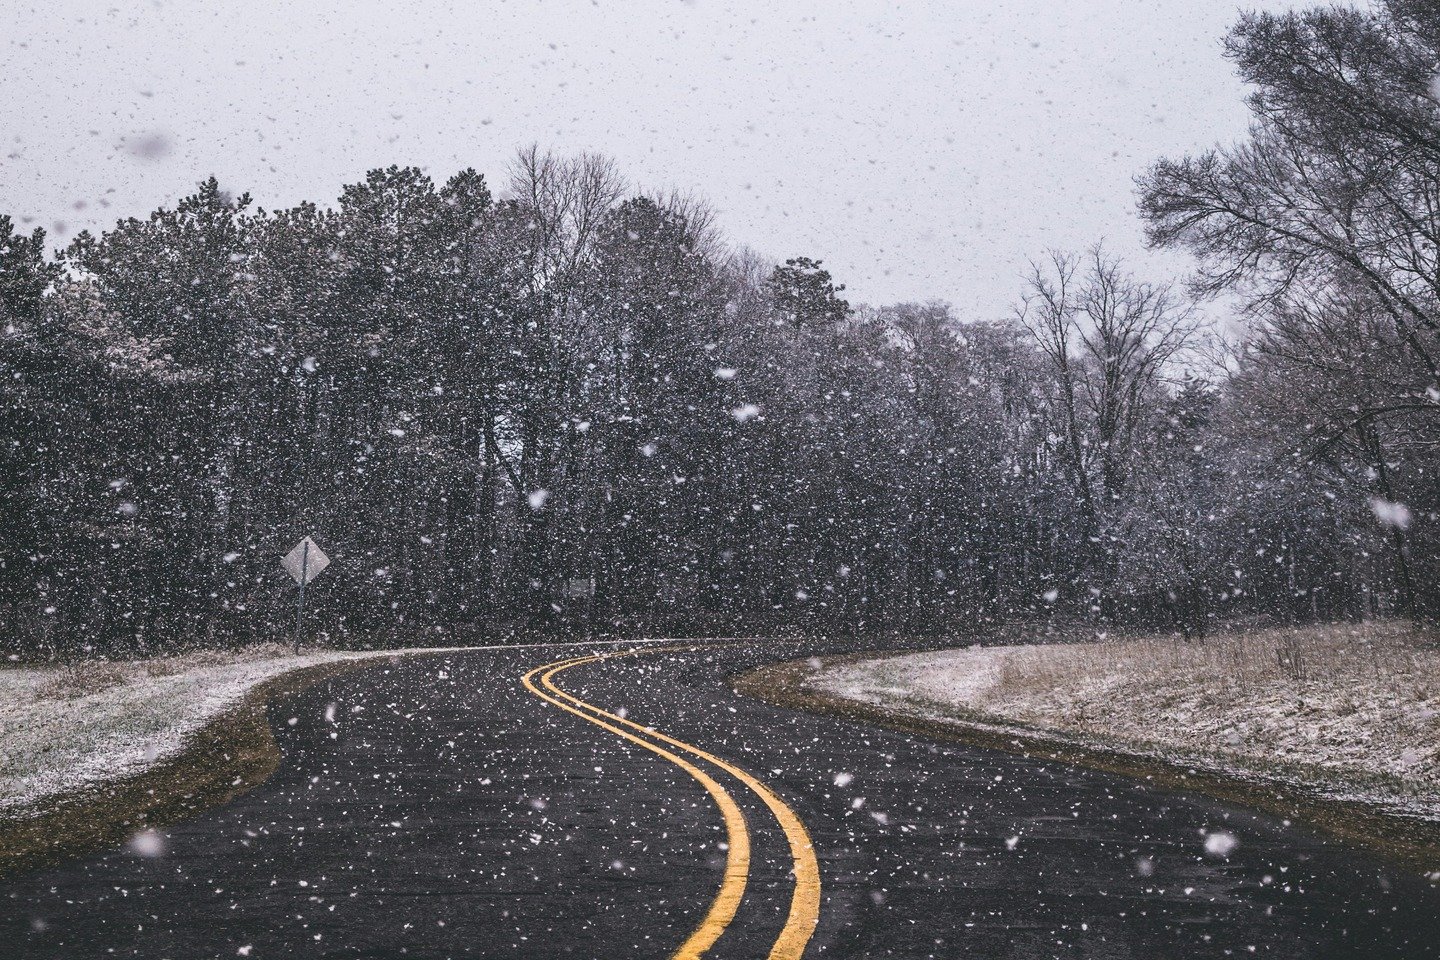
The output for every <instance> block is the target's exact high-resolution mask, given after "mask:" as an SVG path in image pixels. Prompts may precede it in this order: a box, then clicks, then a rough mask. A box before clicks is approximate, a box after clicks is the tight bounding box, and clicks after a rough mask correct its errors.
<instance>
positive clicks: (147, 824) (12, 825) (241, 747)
mask: <svg viewBox="0 0 1440 960" xmlns="http://www.w3.org/2000/svg"><path fill="white" fill-rule="evenodd" d="M381 662H383V658H382V657H374V658H365V659H356V660H341V661H334V662H330V663H322V664H314V665H311V666H306V667H301V668H298V669H296V670H293V671H290V672H288V673H284V674H281V675H279V676H276V677H272V678H271V679H269V680H266V681H263V682H262V683H259V684H257V685H256V686H255V687H254V688H253V689H251V690H250V691H248V692H247V693H246V694H245V695H244V697H243V698H242V699H241V700H240V702H239V703H238V704H237V705H236V706H234V707H232V708H230V709H228V710H226V711H225V712H223V713H221V714H220V715H218V716H216V717H214V718H213V719H211V720H210V721H209V722H207V723H206V724H205V725H204V726H202V727H201V728H200V729H199V730H197V731H196V732H195V733H194V734H193V735H192V736H190V737H189V738H188V739H187V741H186V743H185V746H184V748H183V749H182V750H181V752H179V753H177V754H175V755H173V756H169V757H166V758H164V759H162V760H160V761H158V762H156V763H155V764H154V765H153V766H151V767H149V768H148V769H146V770H144V771H143V772H141V773H138V774H135V775H133V776H129V777H124V778H121V779H118V780H115V781H111V782H107V783H104V784H100V785H95V786H91V787H87V788H85V789H82V790H78V791H74V792H68V793H64V794H60V795H57V796H53V797H48V798H46V799H44V800H43V801H41V802H40V803H39V804H38V805H37V806H36V807H35V808H33V809H30V810H27V811H25V812H24V814H23V815H20V816H11V817H5V818H0V877H3V876H6V875H8V874H12V873H18V872H20V871H22V870H31V869H35V868H38V867H42V866H46V865H48V864H51V863H55V862H58V861H60V860H63V859H65V858H67V857H72V856H76V855H80V854H85V853H89V852H92V851H95V850H101V849H104V848H106V847H114V846H118V845H119V844H121V843H123V842H124V841H125V840H127V839H129V838H130V837H132V836H134V835H135V834H136V833H138V832H140V831H141V830H145V829H147V828H158V827H163V826H165V825H166V824H170V823H174V822H175V821H177V820H181V819H183V818H185V817H190V816H194V815H195V814H197V813H200V812H202V811H204V810H207V809H209V808H211V807H215V806H219V805H220V804H223V803H225V802H227V801H228V800H230V799H231V798H233V797H236V796H238V795H240V794H242V793H244V792H245V791H247V790H249V789H251V788H252V787H254V786H256V785H257V784H260V783H263V782H264V781H265V780H266V779H267V778H269V776H270V775H271V774H273V773H274V772H275V770H276V768H277V767H278V765H279V762H280V752H279V749H278V747H277V746H276V743H275V738H274V736H273V735H272V733H271V730H270V723H269V720H268V718H267V716H266V708H267V706H268V705H269V704H270V703H271V702H273V701H275V700H278V699H280V698H282V697H286V696H289V695H292V694H295V693H298V692H300V691H301V690H304V689H305V688H306V687H309V686H311V685H313V684H316V683H319V682H321V681H322V680H326V679H328V678H330V677H334V676H338V675H339V674H342V673H345V672H348V671H351V670H355V669H359V668H361V667H365V666H373V665H375V664H377V663H381Z"/></svg>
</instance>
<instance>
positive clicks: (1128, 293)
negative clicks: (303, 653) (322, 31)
mask: <svg viewBox="0 0 1440 960" xmlns="http://www.w3.org/2000/svg"><path fill="white" fill-rule="evenodd" d="M1225 55H1226V56H1227V57H1228V58H1229V60H1230V61H1231V63H1232V64H1233V66H1234V68H1235V69H1236V70H1237V71H1238V72H1239V74H1240V76H1241V77H1242V78H1243V79H1244V81H1245V82H1246V84H1247V85H1248V88H1249V90H1250V96H1249V100H1248V104H1249V108H1250V111H1251V115H1252V125H1251V130H1250V134H1249V136H1248V137H1247V138H1246V139H1244V140H1243V141H1242V142H1238V143H1235V144H1231V145H1227V146H1222V147H1217V148H1215V149H1213V150H1210V151H1206V152H1201V153H1197V154H1193V155H1189V156H1182V157H1174V158H1166V159H1161V160H1158V161H1157V162H1155V163H1154V164H1153V165H1151V166H1150V167H1149V168H1148V169H1145V170H1142V171H1138V172H1137V173H1138V176H1137V180H1136V183H1137V195H1138V204H1139V212H1140V215H1141V217H1142V218H1143V220H1144V222H1145V225H1146V228H1147V231H1148V239H1149V242H1150V243H1151V244H1152V245H1154V246H1155V247H1158V248H1174V249H1178V250H1185V251H1189V252H1190V253H1191V254H1193V256H1194V262H1195V264H1196V273H1195V275H1194V276H1192V277H1185V278H1173V279H1155V278H1143V277H1138V276H1136V275H1134V274H1133V273H1132V272H1131V271H1130V269H1129V268H1127V266H1126V265H1125V264H1124V263H1121V262H1119V261H1118V260H1116V259H1115V258H1113V257H1112V256H1111V255H1110V254H1108V253H1107V252H1106V250H1105V248H1104V247H1103V245H1101V244H1098V243H1097V245H1096V246H1095V247H1094V248H1092V249H1088V250H1083V251H1071V252H1055V251H1049V252H1047V251H1037V252H1036V259H1035V262H1034V264H1033V266H1032V268H1031V270H1030V271H1029V272H1028V274H1025V275H1022V276H1017V277H1016V282H1015V290H1016V298H1015V309H1014V311H1013V313H1012V314H1011V315H1009V316H1001V317H994V316H976V315H972V313H970V312H969V311H967V308H966V307H965V306H964V305H963V304H961V305H952V304H946V303H941V302H925V303H901V304H894V305H888V306H873V305H872V306H865V305H859V304H852V303H849V302H847V299H846V296H845V287H844V285H843V283H842V282H840V281H843V279H844V278H843V277H839V278H837V277H832V276H831V274H830V273H829V272H828V271H827V270H826V269H825V266H824V263H823V255H824V252H823V251H807V252H808V253H810V254H812V255H814V256H816V257H817V258H819V259H811V258H809V257H806V256H795V257H793V258H791V259H786V260H784V262H781V263H776V262H775V261H773V260H770V259H766V258H764V257H762V256H760V255H758V254H756V253H754V252H752V251H750V250H747V249H744V248H742V247H740V246H738V245H736V244H733V243H731V242H730V241H729V240H728V239H727V238H726V237H725V236H724V235H723V234H722V233H721V231H720V230H719V228H718V227H717V225H716V217H715V215H714V213H713V212H712V211H711V210H710V209H709V208H708V207H707V206H706V204H705V202H704V201H703V199H701V198H698V197H696V196H691V195H686V194H679V193H655V192H646V191H644V190H641V189H637V188H635V187H634V186H633V185H631V184H630V183H629V182H628V181H627V179H626V178H625V176H624V175H623V173H622V171H620V170H619V169H617V167H616V166H615V164H613V163H612V162H611V161H609V160H608V159H606V158H604V157H602V156H598V155H594V154H585V153H581V154H564V153H551V152H546V151H543V150H541V149H539V148H528V149H525V150H522V151H520V152H519V153H518V154H517V155H516V157H515V159H514V162H513V164H512V165H511V168H510V169H509V170H507V171H500V172H499V175H498V178H496V179H493V180H492V179H488V178H487V177H486V176H484V175H482V174H481V173H478V172H476V171H474V170H468V169H467V170H461V171H459V172H456V173H454V174H453V175H449V176H448V177H446V178H445V179H443V180H441V179H438V178H435V177H432V175H431V174H429V173H427V172H425V171H422V170H420V169H417V168H414V167H407V166H390V167H388V168H383V169H376V170H372V171H371V172H370V173H369V174H367V175H366V177H365V178H364V180H363V181H361V182H358V183H353V184H349V185H345V186H343V187H342V188H341V189H340V193H339V197H338V199H337V200H336V201H335V202H334V203H333V204H331V205H323V204H316V203H304V204H301V205H299V206H296V207H294V208H291V209H282V210H266V209H262V208H260V207H258V206H256V205H255V203H254V202H253V201H252V199H251V198H250V197H249V196H248V195H246V194H244V193H236V192H231V191H228V190H227V189H224V188H222V186H221V185H220V184H219V183H217V181H216V180H215V179H213V178H210V179H205V180H203V181H201V182H200V183H199V184H198V186H197V187H196V188H195V190H194V192H193V194H191V195H190V196H187V197H186V198H184V199H183V200H181V201H180V202H178V203H176V204H175V205H174V206H173V207H167V208H165V209H160V210H157V211H155V212H154V213H152V214H150V215H149V216H148V217H146V218H144V219H135V218H131V219H124V220H121V221H119V222H117V223H116V224H115V226H114V227H113V228H112V229H110V230H108V231H104V232H102V233H100V235H98V236H96V235H92V234H89V233H81V234H79V235H77V236H76V237H74V239H73V241H72V242H70V243H69V244H68V245H66V246H65V247H64V248H63V249H60V250H58V251H57V250H52V248H51V244H50V241H49V239H48V238H47V236H46V234H45V232H44V231H43V230H41V229H39V228H35V229H32V230H28V231H27V230H26V229H25V227H24V226H23V225H20V224H17V223H16V222H15V221H14V220H13V219H12V218H11V217H8V216H0V407H3V416H0V623H3V624H4V626H5V629H4V630H3V631H0V646H3V649H4V652H6V653H8V654H9V655H12V656H18V657H26V658H29V657H50V656H73V655H77V654H81V653H95V652H99V653H106V654H112V653H113V654H129V653H149V652H155V651H164V650H171V649H177V648H184V647H191V646H197V645H231V644H237V643H242V642H249V641H252V640H256V639H266V638H272V637H276V636H283V635H286V634H287V632H288V631H289V630H290V629H292V625H293V620H294V616H295V609H294V603H295V595H294V594H295V591H294V584H293V582H292V581H291V580H290V579H289V578H288V577H287V576H285V574H284V573H283V571H281V569H280V567H279V559H280V557H281V556H282V555H283V554H284V553H285V552H286V551H287V550H289V548H290V547H291V545H292V544H294V543H295V541H297V540H298V539H299V538H300V537H302V536H304V535H306V534H310V535H313V536H314V538H315V539H316V541H317V542H318V543H319V544H320V545H321V546H322V547H323V548H324V549H325V550H326V552H327V553H328V554H329V555H330V556H331V557H332V558H333V560H334V564H333V565H332V566H331V567H330V569H329V571H328V572H327V573H326V574H325V576H324V577H323V578H322V579H320V580H317V581H316V583H315V585H314V587H313V588H312V590H311V591H310V602H311V603H312V604H313V610H314V613H313V616H314V623H315V624H316V626H317V629H318V630H319V631H320V632H321V633H322V634H323V635H324V636H326V637H327V638H328V639H329V640H330V641H331V642H334V643H337V644H339V643H343V644H365V643H370V642H372V638H378V637H381V636H383V637H385V638H386V640H385V642H386V643H389V644H397V643H398V644H402V645H403V644H411V645H415V644H442V643H449V642H465V641H468V640H470V639H477V638H488V639H496V640H504V639H509V638H513V637H519V636H525V635H532V634H533V635H554V634H560V633H569V634H574V633H576V632H581V633H584V634H586V635H616V636H626V635H639V634H648V635H661V636H663V635H685V636H736V635H759V634H767V635H783V634H803V635H818V634H821V633H824V634H828V635H846V636H848V635H854V636H858V637H869V636H883V635H906V636H926V635H963V634H966V633H967V632H974V631H977V630H979V629H982V628H984V627H986V626H995V625H1002V624H1008V623H1035V622H1042V621H1044V622H1048V621H1057V622H1066V623H1079V624H1085V625H1090V626H1093V628H1094V630H1096V631H1099V632H1104V631H1108V630H1112V629H1115V630H1118V629H1128V628H1136V629H1144V630H1153V631H1165V632H1168V631H1175V632H1178V633H1182V634H1183V635H1185V636H1187V637H1192V638H1195V639H1197V640H1199V639H1203V638H1204V637H1205V635H1206V634H1207V633H1208V632H1210V631H1212V630H1214V629H1216V628H1217V627H1218V626H1219V625H1221V624H1229V623H1236V622H1244V621H1267V622H1268V621H1279V622H1294V621H1315V620H1333V619H1344V618H1355V619H1358V618H1367V617H1374V616H1404V617H1411V618H1415V619H1425V620H1433V619H1434V618H1435V617H1436V616H1437V614H1440V591H1437V587H1436V581H1437V574H1440V539H1437V533H1436V530H1437V523H1436V521H1437V519H1440V517H1437V513H1440V483H1437V476H1436V471H1437V468H1440V371H1437V362H1440V251H1437V244H1440V87H1437V85H1436V84H1435V82H1434V79H1433V78H1434V77H1435V75H1436V67H1437V63H1440V14H1437V13H1436V12H1435V10H1434V7H1433V5H1431V4H1428V3H1421V2H1418V0H1388V2H1387V3H1385V4H1384V5H1383V6H1381V7H1379V8H1377V9H1375V10H1373V11H1357V10H1345V9H1330V8H1319V9H1315V10H1310V11H1305V12H1300V13H1294V14H1287V15H1284V16H1277V15H1263V14H1252V15H1247V16H1245V17H1244V18H1243V19H1242V20H1241V21H1240V22H1239V23H1238V24H1237V25H1236V26H1235V28H1234V29H1233V30H1232V31H1231V33H1230V34H1229V36H1228V38H1227V39H1226V43H1225ZM953 255H954V256H955V257H956V258H964V257H965V255H966V254H965V250H964V249H963V248H959V249H956V250H954V251H953ZM1217 317H1219V318H1221V319H1220V320H1216V319H1215V318H1217ZM377 642H378V641H377Z"/></svg>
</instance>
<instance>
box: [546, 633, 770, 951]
mask: <svg viewBox="0 0 1440 960" xmlns="http://www.w3.org/2000/svg"><path fill="white" fill-rule="evenodd" d="M597 659H600V658H598V657H576V658H573V659H571V660H562V661H560V662H558V663H547V664H545V665H544V666H540V667H536V668H535V669H534V670H531V671H530V672H529V673H527V674H525V676H524V677H523V678H522V682H523V683H524V684H525V688H526V689H527V690H529V691H530V692H531V693H533V694H535V696H537V697H539V698H540V699H542V700H545V701H546V702H548V703H552V704H554V705H555V706H557V707H559V708H560V709H562V710H567V711H569V712H570V713H573V714H575V715H576V716H577V717H582V718H584V719H585V720H588V721H589V722H590V723H593V724H595V725H596V726H597V727H603V728H604V729H606V730H608V731H610V732H611V733H613V734H615V735H616V736H618V737H623V738H624V739H626V740H629V741H631V742H632V743H635V744H638V745H639V746H642V747H644V748H645V749H646V750H649V751H650V752H652V753H656V754H659V755H660V756H662V757H664V758H665V759H666V760H669V761H670V762H671V763H673V764H675V765H676V766H678V767H680V768H681V769H682V770H684V771H685V772H686V773H688V774H690V776H692V777H694V778H695V779H696V780H697V781H698V782H699V783H700V785H701V786H703V787H704V788H705V790H706V792H708V793H709V794H710V796H711V798H712V799H714V801H715V805H716V806H717V807H719V808H720V815H721V816H722V817H724V819H725V832H726V835H727V836H726V838H727V840H728V844H729V849H728V851H727V852H726V858H725V878H724V880H722V881H721V883H720V891H719V893H717V894H716V895H715V900H714V901H713V902H712V903H711V904H710V909H709V910H708V911H707V912H706V914H705V918H704V919H703V920H701V921H700V925H699V926H698V927H696V928H695V930H694V931H693V932H692V933H691V934H690V936H689V937H687V938H686V939H685V942H684V943H682V944H681V945H680V949H678V950H676V951H675V953H674V957H673V960H699V958H700V957H701V956H702V955H703V954H704V953H705V951H706V950H709V949H710V948H711V947H712V946H714V945H715V941H716V940H718V939H720V934H722V933H724V932H725V928H726V927H728V926H729V925H730V921H731V920H733V919H735V911H736V910H738V909H739V907H740V898H741V897H742V896H744V894H745V883H746V881H747V879H748V878H749V875H750V831H749V830H748V829H747V828H746V826H745V815H744V814H743V813H741V812H740V807H739V805H738V804H736V803H735V800H734V798H733V797H731V796H730V794H729V793H727V792H726V790H725V788H724V787H722V786H720V784H718V783H716V782H715V780H714V778H712V777H711V776H710V775H709V774H707V773H706V772H705V771H704V770H701V769H700V768H699V767H697V766H695V765H694V764H693V763H691V762H690V761H688V760H686V759H684V758H683V757H678V756H676V755H675V754H673V753H671V752H670V751H669V750H666V749H664V748H663V747H657V746H656V745H655V744H653V743H650V742H649V741H647V740H642V739H641V738H640V737H637V736H635V735H634V734H632V733H629V732H627V731H625V730H622V729H620V728H619V727H616V726H613V725H611V724H609V723H606V722H605V721H604V720H601V719H599V717H594V716H591V715H590V714H588V713H585V712H582V711H581V710H577V709H576V708H575V707H572V706H570V704H568V703H564V702H563V701H561V700H557V699H556V698H555V697H552V696H550V695H549V694H547V693H545V692H544V691H542V690H540V689H539V688H538V687H536V686H535V682H534V677H535V675H536V674H537V673H540V672H541V671H542V670H549V671H551V672H555V671H558V670H563V669H565V668H566V667H571V666H575V665H576V664H578V663H589V662H591V661H592V660H597ZM549 680H550V678H549V674H546V676H545V677H544V678H543V681H542V682H544V683H545V685H546V686H547V687H551V689H554V687H553V685H552V684H551V683H550V682H549ZM557 692H558V691H557ZM563 695H564V696H566V697H568V696H569V695H568V694H563ZM576 702H577V703H580V704H581V705H582V706H585V707H587V708H589V709H595V708H593V707H589V705H588V704H584V703H583V702H582V701H576ZM596 713H599V714H602V715H605V716H610V715H609V714H605V713H604V711H601V710H596ZM614 719H617V720H618V719H620V718H619V717H615V718H614Z"/></svg>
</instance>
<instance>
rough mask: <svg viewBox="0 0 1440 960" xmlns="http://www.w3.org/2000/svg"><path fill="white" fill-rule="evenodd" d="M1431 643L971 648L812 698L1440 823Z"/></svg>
mask: <svg viewBox="0 0 1440 960" xmlns="http://www.w3.org/2000/svg"><path fill="white" fill-rule="evenodd" d="M1429 639H1430V638H1427V637H1425V636H1423V635H1421V634H1419V633H1417V632H1416V631H1414V630H1412V629H1410V628H1407V627H1401V626H1396V625H1358V626H1330V627H1317V628H1308V629H1305V630H1288V629H1287V630H1278V629H1277V630H1266V631H1257V632H1252V633H1248V634H1240V635H1233V636H1222V637H1216V638H1212V639H1211V640H1208V641H1206V642H1205V643H1203V644H1202V643H1183V642H1180V641H1178V640H1155V641H1135V642H1123V643H1119V642H1114V643H1086V644H1070V645H1059V644H1057V645H1044V646H1007V647H986V648H981V647H971V648H967V649H957V650H946V651H941V652H938V653H918V654H910V655H905V656H896V657H885V658H877V659H867V660H861V661H857V662H852V663H846V664H834V665H830V666H827V667H825V668H823V669H821V670H819V671H818V672H816V673H815V674H813V675H812V676H810V677H809V678H807V679H806V681H805V687H806V688H807V689H810V690H813V691H816V692H820V693H825V694H829V695H831V696H837V697H842V698H845V699H849V700H856V701H860V702H863V703H868V704H871V705H874V706H880V707H885V708H887V709H891V710H894V711H896V712H901V713H905V714H908V715H912V716H919V717H924V718H926V719H930V720H940V721H961V722H965V723H970V724H978V725H982V726H986V727H990V728H1000V729H1015V730H1024V731H1026V732H1035V731H1044V732H1046V733H1048V734H1053V735H1055V736H1056V737H1058V738H1060V739H1064V740H1067V741H1070V742H1073V743H1076V744H1080V745H1089V746H1096V747H1103V748H1110V749H1115V748H1118V749H1122V750H1125V751H1126V752H1131V753H1136V754H1141V755H1150V756H1155V757H1159V758H1163V759H1166V760H1169V761H1178V762H1181V763H1184V764H1187V765H1190V766H1194V767H1197V768H1201V769H1206V770H1210V771H1214V772H1219V773H1225V774H1231V775H1235V774H1239V775H1242V776H1245V777H1247V778H1251V779H1261V780H1271V781H1274V780H1279V781H1284V782H1286V783H1290V784H1295V785H1303V786H1306V787H1307V788H1309V789H1311V790H1312V791H1313V792H1315V793H1316V794H1318V795H1321V796H1326V797H1331V798H1336V799H1349V800H1360V801H1363V802H1366V803H1369V804H1372V805H1375V806H1378V807H1380V808H1383V809H1386V810H1389V811H1391V812H1396V813H1404V814H1408V815H1418V816H1423V817H1426V818H1428V819H1436V820H1440V649H1437V648H1436V647H1435V646H1434V645H1433V644H1427V640H1429Z"/></svg>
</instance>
